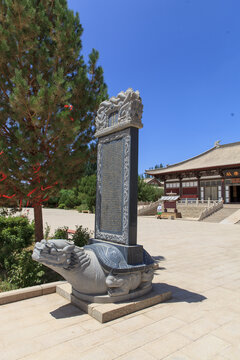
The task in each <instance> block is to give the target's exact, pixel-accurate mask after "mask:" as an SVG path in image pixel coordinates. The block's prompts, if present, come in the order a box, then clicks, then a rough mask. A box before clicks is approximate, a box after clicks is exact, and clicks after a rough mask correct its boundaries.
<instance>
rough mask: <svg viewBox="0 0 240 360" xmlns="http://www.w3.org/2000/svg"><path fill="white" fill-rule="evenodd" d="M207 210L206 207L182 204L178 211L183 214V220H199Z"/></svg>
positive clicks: (178, 206)
mask: <svg viewBox="0 0 240 360" xmlns="http://www.w3.org/2000/svg"><path fill="white" fill-rule="evenodd" d="M205 208H206V207H204V206H194V205H193V206H185V205H180V204H178V205H177V209H178V211H179V212H180V213H181V215H182V218H183V219H186V218H192V219H198V218H199V216H200V215H201V213H202V211H203V210H204V209H205Z"/></svg>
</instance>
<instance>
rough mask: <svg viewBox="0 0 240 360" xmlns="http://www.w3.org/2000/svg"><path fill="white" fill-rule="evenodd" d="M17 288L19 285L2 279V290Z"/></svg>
mask: <svg viewBox="0 0 240 360" xmlns="http://www.w3.org/2000/svg"><path fill="white" fill-rule="evenodd" d="M15 289H17V286H16V285H15V284H11V283H10V282H8V281H6V280H5V281H1V280H0V292H4V291H10V290H15Z"/></svg>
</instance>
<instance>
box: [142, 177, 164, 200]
mask: <svg viewBox="0 0 240 360" xmlns="http://www.w3.org/2000/svg"><path fill="white" fill-rule="evenodd" d="M163 192H164V191H163V189H162V188H159V187H157V186H152V185H148V184H146V183H145V182H144V181H143V179H141V178H140V176H139V177H138V201H153V202H154V201H157V200H158V199H159V198H160V197H161V196H162V195H163Z"/></svg>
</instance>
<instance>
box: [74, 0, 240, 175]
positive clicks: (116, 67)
mask: <svg viewBox="0 0 240 360" xmlns="http://www.w3.org/2000/svg"><path fill="white" fill-rule="evenodd" d="M68 6H69V8H70V9H72V10H74V11H75V12H76V11H78V13H79V15H80V22H81V24H82V26H83V28H84V33H83V37H82V41H83V54H84V56H87V54H89V53H90V51H91V49H92V48H96V49H97V50H98V51H99V52H100V62H99V63H100V65H101V66H102V67H103V69H104V76H105V81H106V83H107V85H108V93H109V96H113V95H114V96H115V95H117V94H118V92H119V91H121V90H126V89H127V88H129V87H132V88H133V89H134V90H137V89H138V90H139V91H140V95H141V97H142V100H143V105H144V112H143V118H142V121H143V124H144V127H143V129H142V130H140V134H139V135H140V136H139V173H143V172H144V170H145V169H148V168H149V167H151V166H155V164H159V163H163V165H166V164H172V163H176V162H179V161H182V160H185V159H187V158H189V157H192V156H195V155H198V154H199V153H201V152H203V151H205V150H207V149H209V148H211V147H212V146H213V145H214V142H215V141H216V140H221V143H229V142H235V141H240V21H239V16H240V1H239V0H121V1H119V2H117V1H112V0H111V1H110V0H84V1H82V0H68Z"/></svg>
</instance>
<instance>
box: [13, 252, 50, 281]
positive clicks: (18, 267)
mask: <svg viewBox="0 0 240 360" xmlns="http://www.w3.org/2000/svg"><path fill="white" fill-rule="evenodd" d="M7 270H8V279H9V282H10V283H11V284H14V285H16V286H17V287H20V288H21V287H27V286H33V285H38V284H41V283H42V282H43V278H44V275H45V271H44V267H43V265H42V264H39V263H38V262H36V261H33V260H32V252H31V251H29V250H25V249H24V250H22V251H21V252H15V253H14V254H13V264H12V265H11V268H10V269H7Z"/></svg>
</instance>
